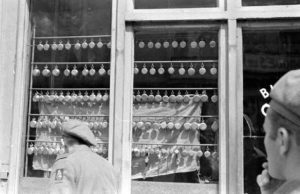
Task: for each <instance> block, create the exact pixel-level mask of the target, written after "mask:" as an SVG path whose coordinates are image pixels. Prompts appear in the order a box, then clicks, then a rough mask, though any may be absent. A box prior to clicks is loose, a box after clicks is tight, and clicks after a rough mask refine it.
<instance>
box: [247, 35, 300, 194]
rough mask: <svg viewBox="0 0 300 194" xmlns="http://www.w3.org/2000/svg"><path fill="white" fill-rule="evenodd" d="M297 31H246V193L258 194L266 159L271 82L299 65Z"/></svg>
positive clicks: (299, 38) (299, 41) (299, 52)
mask: <svg viewBox="0 0 300 194" xmlns="http://www.w3.org/2000/svg"><path fill="white" fill-rule="evenodd" d="M299 33H300V30H260V31H259V30H255V31H251V30H247V31H244V32H243V44H244V45H243V49H244V51H243V52H244V56H243V58H244V185H245V193H248V194H256V193H259V188H258V186H257V184H256V176H257V175H258V174H259V173H261V171H262V163H263V162H264V161H266V156H265V149H264V143H263V138H264V132H263V122H264V115H263V114H264V112H265V110H266V109H267V107H268V105H267V104H268V102H269V101H270V98H269V92H270V90H271V85H273V84H275V82H276V81H277V80H278V79H279V78H280V77H281V76H282V75H283V74H284V73H286V72H287V71H289V70H292V69H298V68H299V62H300V37H299Z"/></svg>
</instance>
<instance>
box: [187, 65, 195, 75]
mask: <svg viewBox="0 0 300 194" xmlns="http://www.w3.org/2000/svg"><path fill="white" fill-rule="evenodd" d="M188 74H189V76H192V75H195V69H194V68H192V67H190V68H189V69H188Z"/></svg>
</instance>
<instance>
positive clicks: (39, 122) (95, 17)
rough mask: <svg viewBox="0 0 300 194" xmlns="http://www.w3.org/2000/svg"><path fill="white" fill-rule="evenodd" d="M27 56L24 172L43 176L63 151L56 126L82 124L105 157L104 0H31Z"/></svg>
mask: <svg viewBox="0 0 300 194" xmlns="http://www.w3.org/2000/svg"><path fill="white" fill-rule="evenodd" d="M30 14H31V15H30V17H31V22H32V28H33V29H32V32H33V33H32V41H31V49H32V58H31V63H30V68H31V80H30V88H29V89H30V101H29V108H28V126H27V132H26V147H27V150H26V155H25V167H24V174H25V176H29V177H49V175H50V172H51V168H52V165H53V163H54V161H55V158H56V157H57V155H59V154H63V153H64V147H63V145H62V142H61V135H62V133H61V125H62V122H64V121H66V120H68V119H78V120H82V121H85V122H88V124H89V127H90V128H91V130H92V132H93V133H94V135H95V137H96V139H97V142H98V145H97V146H95V147H93V148H92V149H93V151H95V152H97V153H98V154H100V155H102V156H103V157H105V158H106V157H107V155H108V127H109V124H108V121H109V119H108V116H109V75H110V47H111V43H110V34H111V1H110V0H101V1H97V0H72V1H67V0H60V1H58V0H54V1H48V0H32V1H31V8H30Z"/></svg>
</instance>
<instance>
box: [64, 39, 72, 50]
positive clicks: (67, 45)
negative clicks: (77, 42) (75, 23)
mask: <svg viewBox="0 0 300 194" xmlns="http://www.w3.org/2000/svg"><path fill="white" fill-rule="evenodd" d="M71 47H72V45H71V44H70V41H69V40H68V41H67V43H66V44H65V48H66V50H70V49H71Z"/></svg>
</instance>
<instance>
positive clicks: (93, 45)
mask: <svg viewBox="0 0 300 194" xmlns="http://www.w3.org/2000/svg"><path fill="white" fill-rule="evenodd" d="M95 46H96V44H95V43H94V41H93V39H92V40H91V42H90V43H89V47H90V48H91V49H93V48H94V47H95Z"/></svg>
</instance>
